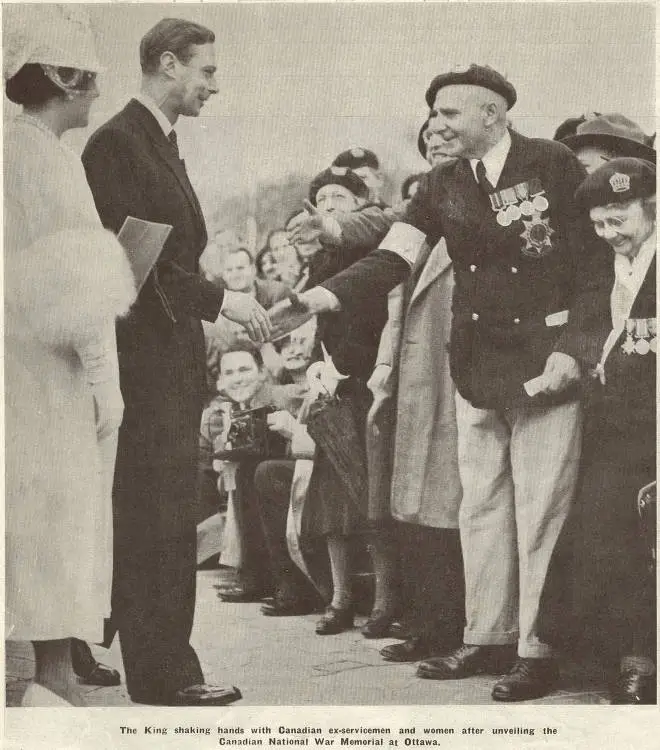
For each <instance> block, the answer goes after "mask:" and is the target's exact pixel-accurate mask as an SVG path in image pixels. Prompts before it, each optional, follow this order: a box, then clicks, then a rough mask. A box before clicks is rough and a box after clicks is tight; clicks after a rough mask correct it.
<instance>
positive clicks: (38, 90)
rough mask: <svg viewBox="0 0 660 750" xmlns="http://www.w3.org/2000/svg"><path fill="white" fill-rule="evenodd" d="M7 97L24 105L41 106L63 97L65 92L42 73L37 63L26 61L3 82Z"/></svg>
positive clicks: (15, 102)
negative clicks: (14, 73)
mask: <svg viewBox="0 0 660 750" xmlns="http://www.w3.org/2000/svg"><path fill="white" fill-rule="evenodd" d="M5 93H6V94H7V98H8V99H9V100H10V101H12V102H14V104H21V105H23V106H24V107H41V106H43V105H44V104H47V103H48V102H49V101H51V100H52V99H64V97H65V93H64V91H62V89H61V88H59V87H58V86H56V85H55V84H54V83H53V82H52V81H51V80H50V78H48V76H47V75H46V74H45V73H44V70H43V68H42V67H41V65H39V63H26V64H25V65H23V67H22V68H21V69H20V70H19V71H18V73H16V75H14V76H12V77H11V78H10V79H9V80H8V81H7V82H6V84H5Z"/></svg>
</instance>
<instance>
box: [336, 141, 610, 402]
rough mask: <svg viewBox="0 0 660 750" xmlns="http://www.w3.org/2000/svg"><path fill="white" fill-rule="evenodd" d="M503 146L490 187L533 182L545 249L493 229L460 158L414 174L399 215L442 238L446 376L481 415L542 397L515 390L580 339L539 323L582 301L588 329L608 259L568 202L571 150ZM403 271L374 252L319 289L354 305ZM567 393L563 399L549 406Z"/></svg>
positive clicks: (572, 185) (575, 176) (577, 170)
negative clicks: (415, 183) (448, 324)
mask: <svg viewBox="0 0 660 750" xmlns="http://www.w3.org/2000/svg"><path fill="white" fill-rule="evenodd" d="M511 141H512V143H511V149H510V151H509V154H508V156H507V159H506V162H505V164H504V168H503V171H502V174H501V177H500V180H499V182H498V184H497V186H496V189H497V190H501V189H503V188H506V187H513V186H515V185H517V184H519V183H523V182H529V181H530V180H532V179H534V178H536V179H537V180H540V183H541V186H542V187H543V189H544V190H545V197H546V199H547V201H548V203H549V208H548V209H547V210H546V211H544V212H543V214H542V217H541V218H542V219H543V220H547V223H548V225H549V227H550V229H551V230H552V233H551V235H550V241H551V247H550V248H549V249H548V251H547V252H543V253H535V252H534V251H533V248H530V247H529V243H528V242H527V241H526V239H525V238H524V237H522V236H521V235H522V234H523V233H524V230H525V225H524V224H523V222H522V220H520V221H515V222H513V223H512V224H511V225H510V226H509V227H502V226H500V225H499V224H498V223H497V221H496V215H495V212H494V211H493V210H492V208H491V204H490V200H489V198H488V196H487V195H486V194H485V193H484V192H483V191H482V190H481V189H480V187H479V185H478V184H477V182H476V180H475V178H474V174H473V172H472V168H471V166H470V164H469V162H468V161H467V160H465V159H458V160H456V161H454V162H451V163H448V164H445V165H441V166H439V167H436V168H435V169H433V170H432V171H431V172H429V173H427V174H426V175H424V176H423V177H422V178H421V180H420V185H419V189H418V192H417V194H416V195H415V196H414V198H413V199H412V201H411V203H410V205H409V206H408V209H407V211H406V214H405V216H404V217H403V221H405V222H406V223H409V224H412V225H413V226H414V227H416V228H417V229H419V230H420V231H422V232H423V233H424V234H425V235H426V236H427V241H428V242H429V243H430V244H435V243H436V242H437V241H438V240H439V239H440V237H443V236H444V237H445V239H446V242H447V249H448V252H449V256H450V257H451V259H452V261H453V264H454V274H455V281H456V286H455V289H454V297H453V307H452V312H453V322H452V334H451V343H450V362H451V373H452V377H453V379H454V381H455V383H456V386H457V388H458V390H459V392H460V393H461V395H462V396H464V397H465V398H467V399H468V400H469V401H471V402H472V403H473V405H474V406H477V407H481V408H498V407H504V406H513V405H516V404H523V403H541V402H542V401H543V402H545V403H547V402H548V401H549V400H550V399H547V398H545V397H536V399H535V400H534V401H533V402H531V401H530V399H529V397H528V396H527V394H526V393H525V391H524V388H523V384H524V383H525V382H526V381H527V380H529V379H531V378H533V377H535V376H537V375H540V374H541V372H542V371H543V369H544V366H545V361H546V359H547V357H548V355H549V354H550V353H551V352H552V351H567V353H571V351H570V349H571V341H572V340H573V338H574V337H575V336H577V335H583V334H578V328H577V318H576V317H574V319H573V320H571V321H570V322H569V324H568V325H562V324H560V325H550V324H552V323H554V322H555V321H557V319H558V318H557V317H554V318H553V317H549V316H556V314H557V313H562V312H563V311H570V310H571V308H573V307H574V306H575V305H577V304H578V301H579V300H580V299H582V303H581V308H580V309H581V310H582V313H581V314H580V326H581V327H582V328H583V329H584V328H585V326H587V328H588V327H589V326H592V325H596V324H595V321H594V320H593V319H592V318H593V315H592V313H591V312H590V310H591V307H590V304H589V300H591V301H593V300H594V299H596V297H597V296H598V295H597V291H596V289H595V286H594V284H595V281H594V279H595V278H596V277H597V278H598V279H599V281H598V284H597V285H596V286H597V287H598V290H599V289H600V288H602V287H601V281H600V277H601V271H600V270H599V269H600V268H601V267H602V265H603V264H604V263H607V262H609V255H608V251H607V250H606V249H604V248H603V247H602V243H600V241H598V240H597V238H595V236H594V233H593V230H592V229H591V227H590V223H589V221H588V217H587V216H586V215H584V214H583V213H581V212H580V211H579V209H578V208H577V207H576V206H575V204H574V201H573V194H574V192H575V189H576V188H577V186H578V185H579V183H580V182H581V181H582V179H583V178H584V175H585V173H584V170H583V169H582V167H581V165H580V164H579V162H578V161H577V159H576V158H575V156H574V155H573V154H572V152H570V151H569V150H568V149H567V148H566V147H564V146H562V145H561V144H558V143H555V142H553V141H546V140H541V139H530V138H525V137H524V136H521V135H519V134H517V133H514V132H512V133H511ZM523 218H525V217H523ZM408 271H409V267H408V266H407V264H406V263H405V261H403V260H402V259H401V258H399V257H398V256H396V254H394V253H390V252H388V251H382V250H381V251H377V252H375V253H372V254H371V255H370V256H368V257H367V258H365V259H363V260H362V261H361V262H358V263H356V264H355V265H354V266H353V267H352V268H350V269H349V270H348V271H346V272H345V273H344V274H342V275H340V276H338V277H335V279H332V280H330V281H329V282H327V283H325V284H323V286H325V287H326V288H328V289H330V291H332V292H334V293H335V294H336V295H337V296H338V297H339V299H340V300H341V302H342V305H344V304H346V305H351V304H359V303H360V301H361V300H362V299H364V298H365V296H372V295H375V294H378V293H379V292H380V291H381V290H382V289H383V288H384V289H388V288H391V287H392V286H393V285H394V284H395V283H397V282H398V281H400V280H401V279H402V278H404V277H405V276H406V275H407V273H408ZM590 316H591V317H590ZM559 320H561V318H559ZM573 396H574V393H573V392H566V393H563V394H561V395H560V396H559V399H560V400H565V399H567V398H571V397H573Z"/></svg>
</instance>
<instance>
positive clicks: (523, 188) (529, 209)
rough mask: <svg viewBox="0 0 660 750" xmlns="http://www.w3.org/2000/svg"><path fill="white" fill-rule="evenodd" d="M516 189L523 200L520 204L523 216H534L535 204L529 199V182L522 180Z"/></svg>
mask: <svg viewBox="0 0 660 750" xmlns="http://www.w3.org/2000/svg"><path fill="white" fill-rule="evenodd" d="M514 190H515V191H516V195H517V196H518V200H519V201H520V202H521V203H520V206H519V208H520V213H521V214H522V215H523V216H528V217H529V216H532V215H533V213H534V206H533V205H532V202H531V201H530V200H529V184H528V183H527V182H521V183H520V184H518V185H516V186H515V187H514Z"/></svg>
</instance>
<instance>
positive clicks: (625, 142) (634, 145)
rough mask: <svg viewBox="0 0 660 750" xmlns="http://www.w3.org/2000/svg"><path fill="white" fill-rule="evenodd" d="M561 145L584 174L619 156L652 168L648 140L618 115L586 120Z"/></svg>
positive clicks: (652, 155)
mask: <svg viewBox="0 0 660 750" xmlns="http://www.w3.org/2000/svg"><path fill="white" fill-rule="evenodd" d="M561 142H562V143H563V144H564V145H566V146H568V147H569V148H570V149H571V151H573V153H574V154H575V155H576V156H577V158H578V159H579V160H580V163H581V164H582V166H583V167H584V168H585V169H586V170H587V173H588V174H591V173H592V172H594V171H595V170H596V169H598V167H601V166H602V165H603V164H606V163H607V162H608V161H610V159H614V158H616V157H620V156H631V157H634V158H637V159H646V160H647V161H651V162H653V163H654V164H655V150H654V149H653V148H652V147H651V146H650V145H649V142H650V138H649V137H648V136H647V135H646V134H645V133H644V132H643V131H642V129H641V128H640V127H639V125H637V123H635V122H633V121H632V120H629V119H628V118H627V117H625V116H624V115H622V114H619V113H618V112H614V113H612V114H606V115H598V116H594V117H592V118H590V119H586V120H585V121H584V122H583V123H581V124H580V125H578V126H577V128H576V132H575V134H574V135H569V136H566V137H565V138H563V139H562V141H561Z"/></svg>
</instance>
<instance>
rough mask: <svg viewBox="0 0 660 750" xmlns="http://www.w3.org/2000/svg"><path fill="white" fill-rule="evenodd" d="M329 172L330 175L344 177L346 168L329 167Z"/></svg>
mask: <svg viewBox="0 0 660 750" xmlns="http://www.w3.org/2000/svg"><path fill="white" fill-rule="evenodd" d="M330 171H331V172H332V174H335V175H337V176H338V177H343V176H344V175H346V174H348V168H347V167H330Z"/></svg>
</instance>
